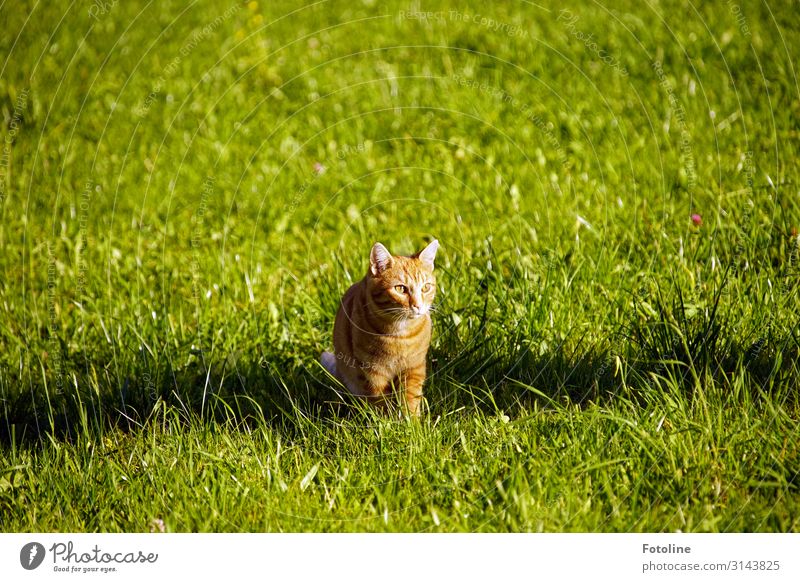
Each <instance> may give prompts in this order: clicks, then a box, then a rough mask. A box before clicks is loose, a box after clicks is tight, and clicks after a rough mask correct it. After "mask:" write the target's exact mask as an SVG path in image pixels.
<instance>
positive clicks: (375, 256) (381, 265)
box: [369, 242, 392, 275]
mask: <svg viewBox="0 0 800 582" xmlns="http://www.w3.org/2000/svg"><path fill="white" fill-rule="evenodd" d="M391 266H392V255H390V254H389V251H387V250H386V247H385V246H383V245H382V244H381V243H379V242H376V243H375V244H374V245H372V250H371V251H370V253H369V270H370V272H371V273H372V274H373V275H377V274H379V273H382V272H383V271H385V270H386V269H388V268H389V267H391Z"/></svg>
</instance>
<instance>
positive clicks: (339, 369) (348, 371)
mask: <svg viewBox="0 0 800 582" xmlns="http://www.w3.org/2000/svg"><path fill="white" fill-rule="evenodd" d="M438 248H439V242H438V241H435V240H434V241H433V242H432V243H430V244H429V245H428V246H427V247H425V248H424V249H423V250H421V251H420V252H419V253H417V254H416V255H413V256H411V257H402V256H392V255H390V254H389V251H387V250H386V248H385V247H384V246H383V245H382V244H380V243H375V245H374V246H373V247H372V251H371V252H370V266H369V269H368V271H367V274H366V276H365V277H364V278H363V279H362V280H361V281H359V282H358V283H356V284H354V285H353V286H352V287H350V289H348V290H347V292H346V293H345V294H344V297H343V298H342V303H341V305H340V306H339V311H338V312H337V314H336V321H335V323H334V327H333V347H334V353H331V352H325V353H323V354H322V363H323V365H324V366H325V368H326V369H327V370H328V371H329V372H330V373H331V374H333V375H334V376H335V377H336V378H337V379H339V381H341V382H342V384H344V385H345V386H346V387H347V388H348V389H349V390H350V392H352V393H353V394H355V395H357V396H363V397H365V398H367V399H368V400H370V401H371V402H373V403H375V404H379V405H383V404H385V403H386V400H387V398H389V397H390V396H391V394H392V389H393V388H394V389H399V390H402V395H403V396H404V399H405V402H406V405H407V407H408V412H409V413H410V414H412V415H414V416H418V415H419V413H420V403H421V400H422V384H423V383H424V382H425V376H426V370H425V356H426V354H427V353H428V346H429V345H430V341H431V317H430V309H431V305H432V304H433V299H434V297H435V295H436V278H435V276H434V273H433V261H434V258H435V257H436V251H437V249H438Z"/></svg>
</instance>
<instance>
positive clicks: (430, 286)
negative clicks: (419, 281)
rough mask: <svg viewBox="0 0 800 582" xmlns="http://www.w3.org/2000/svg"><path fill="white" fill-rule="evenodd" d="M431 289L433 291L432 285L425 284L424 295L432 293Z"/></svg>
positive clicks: (423, 287)
mask: <svg viewBox="0 0 800 582" xmlns="http://www.w3.org/2000/svg"><path fill="white" fill-rule="evenodd" d="M431 289H433V285H431V284H430V283H425V284H424V285H423V286H422V292H423V293H430V290H431Z"/></svg>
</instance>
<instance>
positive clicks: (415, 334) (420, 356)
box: [376, 317, 431, 371]
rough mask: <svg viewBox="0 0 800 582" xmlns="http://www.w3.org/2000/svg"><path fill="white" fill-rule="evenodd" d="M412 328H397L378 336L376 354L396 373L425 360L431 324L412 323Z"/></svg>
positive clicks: (427, 319) (426, 321)
mask: <svg viewBox="0 0 800 582" xmlns="http://www.w3.org/2000/svg"><path fill="white" fill-rule="evenodd" d="M413 323H415V324H416V325H414V326H410V325H409V326H398V327H397V328H395V329H393V330H392V332H391V333H387V334H384V335H382V336H379V338H376V339H377V342H376V344H377V345H376V348H377V350H376V351H377V353H376V356H378V358H379V359H381V360H382V361H383V362H384V364H386V365H387V367H389V368H391V369H393V370H395V371H397V370H400V369H404V368H408V367H411V366H416V365H418V364H419V362H420V360H424V359H425V354H426V353H427V351H428V345H429V344H430V339H431V322H430V319H429V318H427V317H426V319H425V320H424V321H421V322H413Z"/></svg>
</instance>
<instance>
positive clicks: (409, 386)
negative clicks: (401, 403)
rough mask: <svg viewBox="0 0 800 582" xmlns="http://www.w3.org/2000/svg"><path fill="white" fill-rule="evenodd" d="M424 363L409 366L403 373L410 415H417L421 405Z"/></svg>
mask: <svg viewBox="0 0 800 582" xmlns="http://www.w3.org/2000/svg"><path fill="white" fill-rule="evenodd" d="M425 376H426V374H425V363H424V362H423V363H422V364H420V365H419V366H416V367H414V368H410V369H408V370H407V371H406V373H405V374H404V378H403V380H404V382H403V383H404V389H405V397H406V406H407V407H408V414H409V415H410V416H419V415H420V409H421V405H422V385H423V384H424V383H425Z"/></svg>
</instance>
